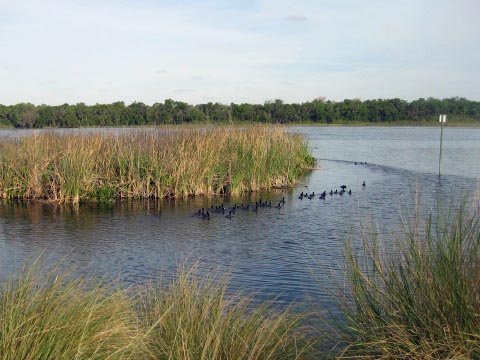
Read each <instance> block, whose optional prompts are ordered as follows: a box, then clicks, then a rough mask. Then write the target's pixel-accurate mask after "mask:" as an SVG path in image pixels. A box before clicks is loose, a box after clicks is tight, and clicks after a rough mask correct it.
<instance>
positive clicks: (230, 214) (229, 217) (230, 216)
mask: <svg viewBox="0 0 480 360" xmlns="http://www.w3.org/2000/svg"><path fill="white" fill-rule="evenodd" d="M225 217H226V218H227V219H229V220H230V221H232V217H233V215H232V210H230V211H229V212H228V215H225Z"/></svg>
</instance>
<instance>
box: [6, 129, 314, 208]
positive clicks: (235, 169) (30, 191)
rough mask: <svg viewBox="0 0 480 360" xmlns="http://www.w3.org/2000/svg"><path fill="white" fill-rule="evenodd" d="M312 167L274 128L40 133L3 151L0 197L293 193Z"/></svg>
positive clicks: (291, 138) (298, 141) (289, 137)
mask: <svg viewBox="0 0 480 360" xmlns="http://www.w3.org/2000/svg"><path fill="white" fill-rule="evenodd" d="M313 165H314V160H313V158H312V157H311V156H310V155H309V153H308V148H307V144H306V141H305V140H304V139H303V138H302V137H301V136H300V135H293V134H287V133H285V132H284V131H283V130H281V129H278V128H274V127H263V126H255V127H247V128H243V129H242V128H237V127H221V128H215V129H197V130H194V129H189V130H179V131H162V130H158V129H148V130H147V129H146V130H140V131H134V132H129V133H125V134H120V135H114V134H105V133H98V134H78V135H61V134H54V133H41V134H38V135H33V136H31V137H26V138H20V139H9V140H5V141H3V142H2V143H0V196H1V197H2V198H7V199H42V200H48V201H55V202H59V203H64V202H73V203H78V202H80V201H104V200H112V199H122V198H137V199H139V198H165V197H187V196H193V195H223V194H233V195H236V194H240V193H242V192H245V191H258V190H269V189H271V188H275V187H289V186H292V185H293V184H294V183H295V181H296V180H297V179H298V177H299V176H301V174H303V173H304V172H305V171H306V170H307V169H309V168H311V167H313Z"/></svg>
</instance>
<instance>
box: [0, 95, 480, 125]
mask: <svg viewBox="0 0 480 360" xmlns="http://www.w3.org/2000/svg"><path fill="white" fill-rule="evenodd" d="M439 114H447V115H448V116H449V122H480V102H478V101H470V100H467V99H465V98H458V97H455V98H450V99H443V100H439V99H434V98H428V99H423V98H422V99H418V100H414V101H412V102H407V101H404V100H401V99H386V100H384V99H377V100H365V101H361V100H358V99H353V100H351V99H345V100H343V101H340V102H335V101H327V100H325V99H323V98H322V99H316V100H314V101H310V102H305V103H302V104H286V103H284V102H283V101H282V100H278V99H277V100H275V101H267V102H265V104H234V103H232V104H230V105H225V104H220V103H211V102H209V103H207V104H200V105H190V104H187V103H184V102H181V101H174V100H172V99H167V100H165V102H164V103H155V104H153V105H152V106H149V105H146V104H143V103H141V102H134V103H132V104H130V105H128V106H127V105H125V103H123V102H121V101H119V102H115V103H113V104H96V105H91V106H87V105H85V104H84V103H78V104H76V105H69V104H63V105H60V106H49V105H39V106H35V105H33V104H28V103H22V104H16V105H11V106H5V105H0V126H13V127H17V128H32V127H34V128H43V127H79V126H126V125H129V126H134V125H178V124H189V123H231V122H262V123H282V124H283V123H286V124H288V123H304V122H306V123H318V124H335V123H339V124H355V123H371V124H385V123H402V122H403V123H420V124H423V123H432V122H436V121H437V119H438V115H439Z"/></svg>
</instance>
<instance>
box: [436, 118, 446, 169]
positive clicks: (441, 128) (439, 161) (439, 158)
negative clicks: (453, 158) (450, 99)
mask: <svg viewBox="0 0 480 360" xmlns="http://www.w3.org/2000/svg"><path fill="white" fill-rule="evenodd" d="M438 121H439V122H440V156H439V157H438V177H440V176H441V174H442V143H443V123H446V122H447V115H440V116H439V117H438Z"/></svg>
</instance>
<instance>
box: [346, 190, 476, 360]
mask: <svg viewBox="0 0 480 360" xmlns="http://www.w3.org/2000/svg"><path fill="white" fill-rule="evenodd" d="M475 199H476V200H474V201H473V205H472V206H467V202H466V201H463V202H461V203H460V204H458V201H453V202H452V203H451V205H448V206H449V210H448V211H446V210H445V209H444V208H442V207H441V206H438V208H437V209H436V211H435V215H431V216H430V217H428V218H427V219H422V217H421V216H419V215H418V213H419V212H418V211H417V215H416V216H413V217H411V219H413V221H405V225H406V227H405V232H404V236H403V237H401V238H397V239H395V240H394V243H393V244H391V243H384V242H382V241H381V239H379V238H378V236H376V235H372V233H371V232H365V233H364V236H363V244H362V248H363V253H359V252H358V251H357V250H358V249H357V250H356V249H355V247H354V246H352V244H350V245H349V246H348V248H347V264H348V270H347V273H348V275H349V277H350V289H351V294H350V296H349V297H348V298H347V299H346V301H345V304H344V308H343V309H344V312H345V314H346V315H347V318H348V321H347V324H346V326H347V328H346V329H344V330H343V331H340V332H339V333H343V335H345V337H344V341H345V342H344V343H343V344H344V345H345V344H347V345H346V346H344V351H343V352H342V354H341V355H339V358H362V359H374V358H375V359H478V358H480V212H479V210H480V203H479V202H478V198H475ZM339 328H340V327H339V326H337V329H339Z"/></svg>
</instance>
